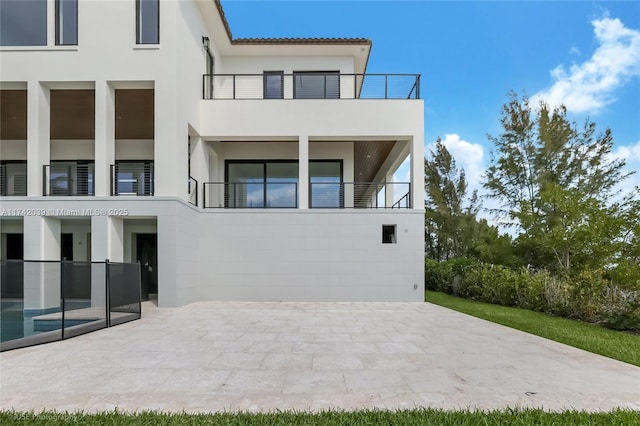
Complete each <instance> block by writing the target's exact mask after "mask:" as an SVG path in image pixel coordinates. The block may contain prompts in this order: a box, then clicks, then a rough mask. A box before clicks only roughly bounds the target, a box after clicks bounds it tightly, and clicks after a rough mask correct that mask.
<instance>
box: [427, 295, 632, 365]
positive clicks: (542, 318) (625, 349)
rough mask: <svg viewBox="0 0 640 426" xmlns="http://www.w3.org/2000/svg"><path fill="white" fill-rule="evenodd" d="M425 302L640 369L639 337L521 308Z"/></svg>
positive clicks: (440, 298) (446, 299)
mask: <svg viewBox="0 0 640 426" xmlns="http://www.w3.org/2000/svg"><path fill="white" fill-rule="evenodd" d="M425 300H426V301H427V302H430V303H434V304H436V305H440V306H444V307H445V308H449V309H453V310H455V311H459V312H463V313H465V314H469V315H473V316H474V317H478V318H482V319H485V320H488V321H491V322H495V323H498V324H502V325H506V326H507V327H511V328H515V329H518V330H522V331H526V332H527V333H531V334H535V335H537V336H541V337H545V338H547V339H550V340H555V341H556V342H560V343H564V344H567V345H570V346H574V347H576V348H580V349H584V350H585V351H589V352H593V353H596V354H600V355H604V356H606V357H609V358H613V359H617V360H619V361H623V362H627V363H629V364H633V365H637V366H640V349H639V348H640V336H637V335H633V334H629V333H624V332H621V331H614V330H609V329H606V328H602V327H598V326H596V325H592V324H586V323H582V322H579V321H573V320H568V319H566V318H559V317H554V316H551V315H546V314H541V313H539V312H533V311H529V310H526V309H520V308H508V307H505V306H499V305H492V304H490V303H481V302H475V301H472V300H467V299H461V298H459V297H454V296H450V295H448V294H444V293H439V292H435V291H427V292H426V295H425Z"/></svg>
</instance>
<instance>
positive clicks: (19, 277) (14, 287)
mask: <svg viewBox="0 0 640 426" xmlns="http://www.w3.org/2000/svg"><path fill="white" fill-rule="evenodd" d="M6 238H7V252H6V260H2V267H1V271H0V279H1V280H2V286H1V287H2V289H1V291H0V297H2V298H3V299H4V298H8V299H13V298H15V299H22V298H23V297H24V280H23V276H24V272H23V271H24V268H23V264H22V262H18V261H19V260H22V259H24V236H23V234H6ZM12 261H13V262H12ZM4 319H5V317H3V320H4ZM20 321H22V314H21V315H20ZM3 337H4V332H3Z"/></svg>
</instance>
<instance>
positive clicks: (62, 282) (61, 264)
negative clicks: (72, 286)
mask: <svg viewBox="0 0 640 426" xmlns="http://www.w3.org/2000/svg"><path fill="white" fill-rule="evenodd" d="M65 263H66V261H64V260H61V261H60V305H61V307H62V323H61V324H60V340H64V310H65V306H64V264H65Z"/></svg>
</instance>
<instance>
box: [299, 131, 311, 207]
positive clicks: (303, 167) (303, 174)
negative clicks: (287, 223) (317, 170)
mask: <svg viewBox="0 0 640 426" xmlns="http://www.w3.org/2000/svg"><path fill="white" fill-rule="evenodd" d="M298 208H300V209H308V208H309V136H306V135H302V136H300V137H299V139H298Z"/></svg>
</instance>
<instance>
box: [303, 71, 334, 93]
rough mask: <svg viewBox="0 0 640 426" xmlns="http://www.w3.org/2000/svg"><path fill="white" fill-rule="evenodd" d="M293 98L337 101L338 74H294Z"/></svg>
mask: <svg viewBox="0 0 640 426" xmlns="http://www.w3.org/2000/svg"><path fill="white" fill-rule="evenodd" d="M293 78H294V88H293V90H294V98H296V99H339V98H340V74H339V73H338V72H296V73H294V74H293Z"/></svg>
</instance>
